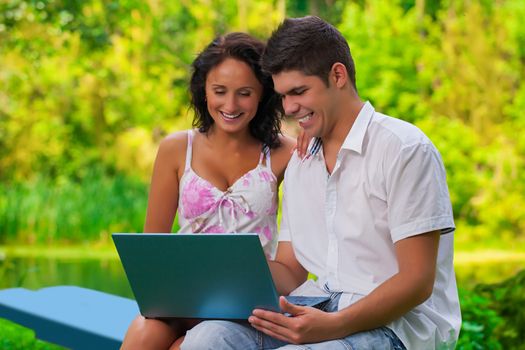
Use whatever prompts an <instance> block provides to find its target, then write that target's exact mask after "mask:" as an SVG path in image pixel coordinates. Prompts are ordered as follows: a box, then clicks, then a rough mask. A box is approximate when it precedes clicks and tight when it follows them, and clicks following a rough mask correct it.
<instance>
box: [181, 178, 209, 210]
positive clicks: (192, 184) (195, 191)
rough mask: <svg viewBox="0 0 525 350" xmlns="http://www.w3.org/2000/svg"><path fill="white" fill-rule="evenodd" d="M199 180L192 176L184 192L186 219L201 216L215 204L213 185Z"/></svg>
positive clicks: (183, 206)
mask: <svg viewBox="0 0 525 350" xmlns="http://www.w3.org/2000/svg"><path fill="white" fill-rule="evenodd" d="M199 180H200V179H199V178H197V177H194V178H192V179H191V180H190V181H189V182H188V184H187V185H186V187H185V188H184V191H183V192H182V195H181V198H182V215H184V217H185V218H186V219H190V218H194V217H197V216H200V215H202V214H203V213H206V212H208V211H209V210H210V208H212V207H213V206H214V205H215V197H214V196H213V193H212V191H211V190H212V188H211V185H209V184H206V183H204V181H199Z"/></svg>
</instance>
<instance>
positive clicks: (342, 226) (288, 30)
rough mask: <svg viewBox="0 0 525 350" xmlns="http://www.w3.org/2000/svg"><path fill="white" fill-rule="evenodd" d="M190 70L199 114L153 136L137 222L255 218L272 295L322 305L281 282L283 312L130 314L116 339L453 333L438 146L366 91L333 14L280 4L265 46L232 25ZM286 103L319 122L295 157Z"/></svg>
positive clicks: (404, 343)
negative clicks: (141, 217) (183, 316)
mask: <svg viewBox="0 0 525 350" xmlns="http://www.w3.org/2000/svg"><path fill="white" fill-rule="evenodd" d="M193 69H194V71H193V75H192V78H191V84H190V90H191V94H192V106H193V107H194V109H195V111H196V120H195V122H194V125H195V126H196V127H197V128H198V129H197V130H195V131H188V132H180V133H175V134H173V135H171V136H169V137H168V138H166V139H165V140H164V141H163V142H162V143H161V145H160V148H159V151H158V155H157V160H156V162H155V167H154V171H153V178H152V183H151V190H150V197H149V204H148V212H147V217H146V224H145V232H169V231H170V230H171V225H172V223H173V220H174V217H175V213H176V211H177V210H178V213H179V220H180V226H181V231H183V232H257V233H259V236H260V240H261V244H262V245H263V248H264V251H265V253H266V255H267V256H268V258H269V265H270V269H271V271H272V276H273V279H274V281H275V284H276V286H277V288H278V292H279V293H280V294H282V295H288V294H292V295H307V296H319V295H329V296H330V301H329V302H328V303H326V304H325V305H323V308H322V310H321V309H316V308H311V307H302V306H296V305H292V304H290V303H288V302H287V301H286V300H285V299H284V298H283V297H281V299H280V306H281V309H282V310H283V311H284V312H287V313H289V314H291V317H287V316H284V315H283V314H280V313H274V312H271V311H265V310H254V311H253V314H252V316H250V318H249V319H248V320H247V322H230V321H219V320H217V321H213V320H210V321H203V322H200V323H198V322H192V321H191V320H185V321H180V320H177V321H171V322H170V321H160V320H153V319H145V318H143V317H142V316H139V317H137V318H136V319H135V320H134V321H133V323H132V324H131V326H130V328H129V330H128V333H127V335H126V339H125V340H124V343H123V348H124V349H133V348H137V349H146V348H152V349H161V348H166V349H167V348H171V349H177V348H181V349H183V350H184V349H196V350H201V349H242V350H244V349H274V348H285V349H445V348H454V344H455V342H456V340H457V337H458V333H459V328H460V323H461V316H460V309H459V301H458V295H457V288H456V281H455V276H454V271H453V265H452V256H453V231H454V222H453V217H452V209H451V204H450V198H449V193H448V189H447V185H446V176H445V169H444V167H443V163H442V160H441V157H440V155H439V153H438V151H437V150H436V149H435V147H434V146H433V145H432V143H431V142H430V140H429V139H428V138H427V137H426V136H425V135H424V134H423V133H422V132H421V131H420V130H418V129H417V128H416V127H414V126H413V125H411V124H408V123H406V122H403V121H401V120H398V119H394V118H391V117H388V116H386V115H383V114H381V113H378V112H376V111H375V110H374V108H373V107H372V105H371V104H370V103H368V102H366V103H363V102H362V101H361V100H360V98H359V96H358V94H357V90H356V84H355V70H354V63H353V60H352V57H351V55H350V49H349V47H348V44H347V42H346V40H345V39H344V38H343V36H342V35H341V34H340V33H339V32H338V31H337V29H335V28H334V27H333V26H331V25H330V24H328V23H326V22H324V21H323V20H321V19H320V18H317V17H304V18H298V19H287V20H285V21H284V22H283V23H282V24H281V25H280V26H279V27H278V29H277V30H276V31H275V32H274V33H273V34H272V36H271V37H270V39H269V40H268V43H267V45H266V47H264V45H263V44H262V43H260V42H259V41H257V40H255V39H253V38H251V37H249V36H247V35H245V34H240V33H233V34H229V35H226V36H223V37H220V38H218V39H216V40H215V41H213V42H212V43H211V44H210V45H209V46H208V47H207V48H206V49H205V50H204V51H203V52H202V53H201V54H200V55H199V56H198V57H197V58H196V60H195V61H194V63H193ZM281 108H282V109H283V112H284V114H285V115H287V116H289V117H291V118H293V119H295V120H296V122H297V123H299V125H300V126H301V128H302V130H303V132H304V133H305V134H306V136H307V137H313V139H312V141H311V142H310V144H309V147H308V149H307V150H303V148H304V147H301V145H300V144H301V142H300V144H299V145H298V147H299V148H298V150H297V152H295V153H293V155H292V156H291V159H290V154H291V150H292V149H293V147H294V145H295V143H294V142H293V141H292V140H290V139H289V138H286V137H283V136H282V135H281V134H280V121H279V116H280V112H279V111H280V109H281ZM298 153H306V154H304V155H301V156H299V155H298ZM285 169H286V173H285ZM283 178H284V189H283V213H282V223H281V229H280V232H279V238H278V244H277V237H276V235H277V232H276V208H277V187H278V184H279V183H280V182H281V180H283ZM195 263H198V262H197V261H196V262H195ZM308 272H311V273H313V274H314V275H316V276H317V277H318V279H317V280H316V281H314V280H311V279H307V276H308ZM296 344H302V345H296Z"/></svg>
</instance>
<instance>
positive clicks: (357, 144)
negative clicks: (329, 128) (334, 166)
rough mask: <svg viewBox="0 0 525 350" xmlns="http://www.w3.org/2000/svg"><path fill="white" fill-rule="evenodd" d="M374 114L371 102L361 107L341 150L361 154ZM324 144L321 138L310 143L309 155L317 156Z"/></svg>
mask: <svg viewBox="0 0 525 350" xmlns="http://www.w3.org/2000/svg"><path fill="white" fill-rule="evenodd" d="M374 112H375V109H374V107H373V106H372V104H371V103H370V102H369V101H366V102H365V104H364V105H363V107H361V110H360V111H359V114H358V115H357V118H356V119H355V121H354V124H353V125H352V128H351V129H350V131H349V132H348V135H346V138H345V141H344V142H343V145H342V146H341V149H347V150H350V151H355V152H357V153H359V154H361V151H362V148H363V140H364V138H365V134H366V129H367V128H368V124H369V123H370V119H372V115H373V114H374ZM322 144H323V142H322V140H321V138H319V137H316V138H314V140H313V141H312V142H311V143H310V148H309V149H308V153H309V155H311V156H313V155H316V154H317V153H318V152H319V150H320V149H321V145H322Z"/></svg>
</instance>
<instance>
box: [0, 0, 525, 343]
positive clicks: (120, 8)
mask: <svg viewBox="0 0 525 350" xmlns="http://www.w3.org/2000/svg"><path fill="white" fill-rule="evenodd" d="M307 14H315V15H318V16H320V17H322V18H324V19H326V20H328V21H329V22H331V23H332V24H334V25H335V26H336V27H337V28H339V30H340V31H341V32H342V33H343V35H344V36H345V37H346V38H347V40H348V42H349V44H350V48H351V50H352V54H353V57H354V60H355V63H356V70H357V86H358V90H359V93H360V95H361V97H362V98H363V99H367V100H370V101H371V102H372V103H373V105H374V106H375V108H376V110H378V111H381V112H384V113H386V114H389V115H391V116H394V117H398V118H401V119H404V120H407V121H409V122H412V123H414V124H416V125H417V126H419V127H420V128H421V129H422V130H423V131H424V132H425V133H426V134H427V135H428V136H429V137H430V138H431V139H432V141H433V142H434V144H435V145H436V146H437V148H438V149H439V151H440V152H441V154H442V157H443V160H444V162H445V166H446V169H447V173H448V185H449V189H450V192H451V199H452V204H453V208H454V215H455V220H456V225H457V230H456V247H455V249H456V253H455V261H456V273H457V279H458V285H459V288H460V294H461V301H462V311H463V318H464V323H463V328H462V333H461V336H460V341H459V343H458V348H462V349H525V345H524V344H525V290H524V289H525V287H524V286H525V272H523V269H525V137H524V136H523V135H524V132H525V115H524V113H523V110H524V109H525V84H524V83H523V81H524V80H525V79H524V78H525V26H524V25H523V23H522V22H523V20H524V19H525V1H523V0H499V1H490V0H480V1H470V0H457V1H446V0H400V1H379V0H360V1H340V0H296V1H291V0H288V1H285V0H246V1H243V0H191V1H190V0H179V1H160V0H121V1H109V0H31V1H24V0H0V289H3V288H10V287H18V286H22V287H26V288H31V289H38V288H42V287H45V286H50V285H57V284H75V285H80V286H85V287H89V288H94V289H98V290H102V291H106V292H109V293H114V294H119V295H123V296H127V297H132V293H131V290H130V289H129V287H128V284H127V280H126V278H125V275H124V273H123V271H122V268H121V266H120V262H119V261H118V256H117V255H116V252H115V250H114V248H113V245H112V241H111V233H112V232H140V231H141V230H142V225H143V221H144V215H145V210H146V202H147V191H148V184H149V176H150V173H151V169H152V163H153V160H154V158H155V153H156V148H157V145H158V143H159V141H160V140H161V139H162V138H163V137H164V136H165V135H167V134H169V133H171V132H173V131H177V130H182V129H186V128H189V127H190V126H191V121H192V118H193V114H192V111H191V110H189V109H188V100H189V94H188V90H187V86H188V78H189V74H190V64H191V62H192V60H193V59H194V58H195V56H196V54H197V53H198V52H199V51H200V50H201V49H203V48H204V46H205V45H206V44H207V43H208V42H209V41H211V40H212V39H213V38H214V37H215V36H216V35H219V34H223V33H226V32H228V31H246V32H249V33H251V34H253V35H254V36H256V37H259V38H261V39H265V38H267V37H268V36H269V35H270V33H271V32H272V30H273V29H274V28H275V27H276V26H277V25H278V23H280V21H282V19H283V18H285V17H286V16H288V17H296V16H304V15H307ZM286 130H287V132H288V133H290V134H293V133H294V127H293V126H289V127H286ZM176 229H177V228H176V227H174V230H176ZM2 329H3V331H2ZM2 332H3V333H2ZM24 332H27V330H22V329H20V328H18V327H15V326H13V325H12V324H10V323H8V322H7V321H5V320H0V347H2V344H4V346H5V344H7V343H6V340H4V343H2V340H1V339H8V338H10V339H13V337H22V335H21V334H24V335H23V337H27V336H26V333H24ZM28 337H30V335H29V336H28ZM24 339H25V338H24ZM26 341H29V342H31V341H32V340H26ZM14 343H16V342H14V341H13V342H11V343H9V344H11V345H9V346H11V347H10V348H15V347H14V346H15V345H13V344H14ZM28 344H29V343H28ZM31 344H33V343H31ZM35 344H39V345H38V346H40V347H41V346H44V347H45V346H47V345H42V344H41V343H40V342H37V343H35ZM32 346H33V345H32ZM34 346H36V345H34Z"/></svg>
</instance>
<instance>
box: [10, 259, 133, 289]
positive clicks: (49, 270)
mask: <svg viewBox="0 0 525 350" xmlns="http://www.w3.org/2000/svg"><path fill="white" fill-rule="evenodd" d="M56 285H75V286H81V287H86V288H92V289H96V290H100V291H103V292H108V293H112V294H116V295H121V296H123V297H128V298H133V293H132V291H131V288H130V287H129V285H128V280H127V279H126V275H125V273H124V270H123V268H122V265H121V263H120V261H119V260H115V259H53V258H10V259H5V260H4V261H1V260H0V289H4V288H12V287H24V288H28V289H33V290H34V289H39V288H43V287H49V286H56Z"/></svg>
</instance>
